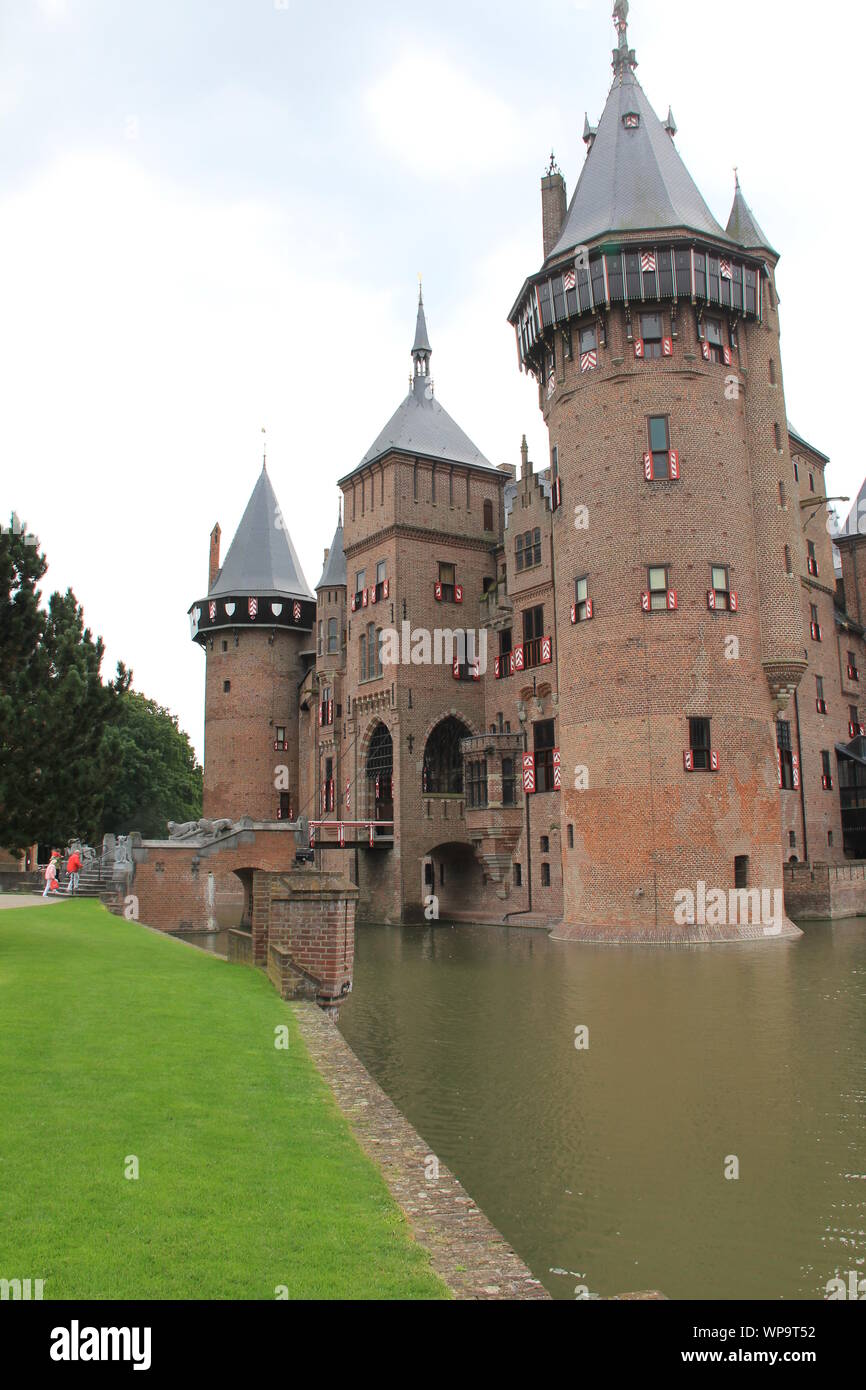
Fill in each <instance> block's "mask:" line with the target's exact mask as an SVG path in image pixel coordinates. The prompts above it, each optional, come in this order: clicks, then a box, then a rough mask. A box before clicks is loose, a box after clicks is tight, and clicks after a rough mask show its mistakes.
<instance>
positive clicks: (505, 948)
mask: <svg viewBox="0 0 866 1390" xmlns="http://www.w3.org/2000/svg"><path fill="white" fill-rule="evenodd" d="M804 932H805V935H804V936H803V937H802V938H801V939H799V940H798V941H792V942H782V941H776V942H772V943H763V942H762V943H757V944H754V945H752V944H749V945H730V946H713V947H701V948H691V949H688V948H687V949H673V948H663V947H655V948H653V947H623V946H618V947H605V946H583V945H581V946H576V945H574V944H569V943H561V942H554V941H551V940H549V938H548V937H547V936H546V934H544V933H541V932H534V931H526V930H522V929H518V928H511V929H508V928H496V927H467V926H459V927H448V926H444V925H436V926H430V927H424V928H421V927H362V928H359V930H358V933H357V943H356V966H355V983H354V992H353V994H352V995H351V996H350V998H349V999H348V1000H347V1002H346V1004H345V1005H344V1006H343V1009H342V1014H341V1019H340V1028H341V1030H342V1031H343V1033H344V1035H345V1036H346V1038H347V1039H348V1041H349V1043H350V1044H351V1046H352V1047H353V1049H354V1050H355V1052H356V1053H357V1055H358V1056H359V1057H360V1058H361V1060H362V1061H363V1062H364V1064H365V1065H366V1066H367V1068H368V1070H369V1071H370V1072H371V1073H372V1075H373V1076H374V1077H375V1078H376V1080H377V1081H378V1082H379V1083H380V1085H381V1086H382V1087H383V1089H384V1090H385V1091H386V1092H387V1094H388V1095H389V1096H390V1097H391V1098H392V1099H393V1100H394V1102H395V1103H396V1104H397V1105H398V1106H399V1108H400V1109H401V1110H402V1111H403V1113H404V1114H405V1115H406V1116H407V1117H408V1119H409V1120H410V1121H411V1122H412V1124H413V1125H414V1126H415V1128H416V1129H417V1130H418V1131H419V1132H420V1133H421V1134H422V1135H423V1137H424V1139H425V1141H426V1142H427V1143H428V1144H429V1146H430V1152H431V1154H435V1155H436V1156H437V1157H438V1158H439V1159H440V1160H441V1161H442V1162H444V1163H446V1164H447V1165H448V1166H449V1167H450V1168H451V1169H452V1170H453V1172H454V1173H455V1174H456V1175H457V1177H458V1178H459V1179H460V1181H461V1182H462V1183H463V1185H464V1187H465V1188H466V1189H467V1190H468V1192H469V1193H470V1194H471V1196H472V1197H473V1198H474V1199H475V1201H477V1202H478V1204H479V1205H480V1206H481V1207H482V1209H483V1210H484V1212H485V1213H486V1214H487V1216H488V1217H489V1218H490V1220H491V1221H492V1222H493V1224H494V1225H495V1226H497V1227H498V1228H499V1230H500V1231H501V1232H502V1233H503V1235H504V1236H505V1237H506V1238H507V1239H508V1240H509V1241H510V1242H511V1244H512V1245H513V1246H514V1247H515V1249H516V1250H517V1252H518V1253H519V1254H520V1255H521V1256H522V1258H523V1259H524V1260H525V1261H526V1263H527V1264H528V1265H529V1266H530V1267H531V1269H532V1270H533V1272H534V1273H535V1274H536V1276H537V1277H538V1278H539V1279H541V1280H542V1281H543V1283H544V1284H545V1285H546V1287H547V1288H548V1289H549V1290H550V1292H551V1293H552V1294H553V1295H554V1296H555V1297H557V1298H574V1297H575V1291H576V1289H578V1288H583V1287H585V1288H587V1289H588V1290H589V1291H590V1292H591V1293H592V1294H599V1295H610V1294H615V1293H623V1292H627V1291H633V1290H639V1289H649V1288H653V1289H660V1290H662V1291H663V1292H664V1293H665V1294H667V1295H668V1297H670V1298H675V1299H682V1298H700V1299H757V1298H778V1299H819V1298H824V1297H826V1284H827V1281H828V1280H829V1279H831V1278H833V1277H835V1276H836V1275H837V1274H839V1273H842V1274H843V1275H844V1274H846V1273H847V1271H849V1270H857V1271H859V1276H860V1277H864V1276H866V1139H864V1108H866V1106H864V1100H866V1077H864V1056H866V919H855V920H851V921H846V922H840V923H835V924H833V923H823V922H822V923H808V924H804ZM581 1027H585V1028H587V1029H588V1030H589V1035H588V1042H589V1046H588V1047H587V1048H586V1049H581V1050H578V1049H577V1048H576V1047H575V1030H576V1029H578V1028H581ZM732 1157H735V1158H736V1159H737V1160H738V1163H739V1177H738V1178H736V1179H732V1178H726V1176H725V1172H726V1169H727V1170H728V1171H733V1164H732V1163H731V1161H730V1160H731V1158H732ZM424 1181H425V1176H424V1173H423V1172H422V1173H420V1174H419V1182H420V1183H423V1182H424Z"/></svg>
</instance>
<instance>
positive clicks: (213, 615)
mask: <svg viewBox="0 0 866 1390" xmlns="http://www.w3.org/2000/svg"><path fill="white" fill-rule="evenodd" d="M207 611H208V613H209V614H210V620H211V622H212V623H215V622H216V604H215V603H209V604H208V606H207Z"/></svg>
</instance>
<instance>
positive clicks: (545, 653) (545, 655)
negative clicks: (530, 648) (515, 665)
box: [541, 637, 553, 666]
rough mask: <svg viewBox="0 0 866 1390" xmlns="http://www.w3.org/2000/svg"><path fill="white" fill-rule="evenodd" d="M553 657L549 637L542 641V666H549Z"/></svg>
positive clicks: (543, 638)
mask: <svg viewBox="0 0 866 1390" xmlns="http://www.w3.org/2000/svg"><path fill="white" fill-rule="evenodd" d="M552 656H553V647H552V645H551V641H550V638H549V637H542V639H541V664H542V666H547V664H548V663H549V662H550V660H551V658H552Z"/></svg>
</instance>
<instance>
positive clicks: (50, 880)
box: [42, 849, 60, 898]
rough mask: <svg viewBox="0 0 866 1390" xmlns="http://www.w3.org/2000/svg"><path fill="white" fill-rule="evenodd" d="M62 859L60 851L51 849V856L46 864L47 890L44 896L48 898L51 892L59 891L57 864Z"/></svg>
mask: <svg viewBox="0 0 866 1390" xmlns="http://www.w3.org/2000/svg"><path fill="white" fill-rule="evenodd" d="M59 861H60V851H59V850H57V849H55V850H52V851H51V858H50V859H49V861H48V863H47V864H46V866H45V890H44V892H43V894H42V896H43V898H47V897H48V894H49V893H56V892H57V865H58V863H59Z"/></svg>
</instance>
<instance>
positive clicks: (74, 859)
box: [66, 849, 81, 894]
mask: <svg viewBox="0 0 866 1390" xmlns="http://www.w3.org/2000/svg"><path fill="white" fill-rule="evenodd" d="M80 870H81V855H80V854H79V853H78V850H77V849H74V850H73V851H72V853H71V854H70V856H69V858H68V859H67V861H66V872H67V873H68V875H69V882H68V883H67V885H66V891H67V893H70V894H72V893H77V892H78V875H79V872H80Z"/></svg>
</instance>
